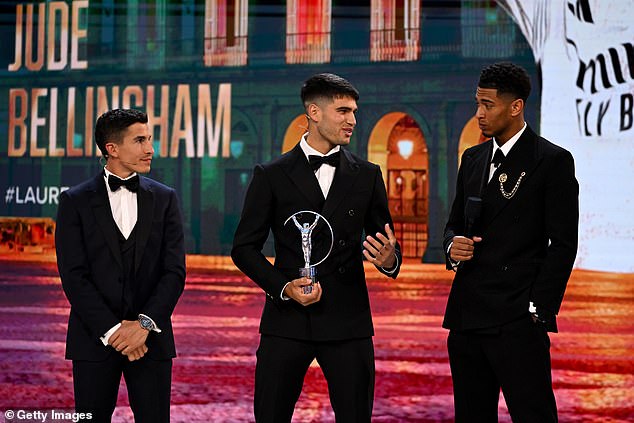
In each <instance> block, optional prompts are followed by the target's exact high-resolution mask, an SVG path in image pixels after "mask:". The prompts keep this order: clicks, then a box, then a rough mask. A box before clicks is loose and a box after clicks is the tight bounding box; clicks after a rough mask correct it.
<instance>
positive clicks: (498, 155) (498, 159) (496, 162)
mask: <svg viewBox="0 0 634 423" xmlns="http://www.w3.org/2000/svg"><path fill="white" fill-rule="evenodd" d="M505 158H506V156H505V155H504V153H502V150H500V149H499V148H498V149H497V150H495V155H494V156H493V160H491V163H493V166H495V167H496V168H498V167H500V165H501V164H502V162H503V161H504V159H505Z"/></svg>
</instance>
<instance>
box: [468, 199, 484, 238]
mask: <svg viewBox="0 0 634 423" xmlns="http://www.w3.org/2000/svg"><path fill="white" fill-rule="evenodd" d="M480 214H482V198H480V197H467V203H466V204H465V205H464V216H465V220H466V223H467V224H466V227H465V236H466V237H467V238H472V237H473V227H474V226H475V222H476V220H478V219H479V218H480Z"/></svg>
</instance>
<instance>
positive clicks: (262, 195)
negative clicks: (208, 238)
mask: <svg viewBox="0 0 634 423" xmlns="http://www.w3.org/2000/svg"><path fill="white" fill-rule="evenodd" d="M273 207H274V198H273V191H272V189H271V185H270V181H269V180H268V178H267V175H266V172H265V170H264V167H262V165H257V166H256V167H255V169H254V170H253V178H252V179H251V183H250V184H249V188H248V189H247V194H246V197H245V199H244V207H243V209H242V216H241V217H240V222H239V223H238V228H237V229H236V233H235V235H234V238H233V248H232V249H231V258H232V259H233V262H234V263H235V265H236V266H237V267H238V269H240V270H241V271H242V272H244V274H245V275H247V276H248V277H249V278H251V280H253V281H254V282H255V283H256V284H257V285H258V286H260V288H262V289H263V290H264V291H265V292H266V294H267V295H268V296H269V297H270V298H271V299H273V300H274V301H276V302H277V301H281V299H280V294H281V292H282V290H283V289H284V285H286V283H287V282H289V280H288V278H287V277H286V276H284V274H283V273H282V272H280V271H279V270H277V269H276V268H275V267H274V266H273V265H272V264H271V263H270V262H269V261H268V260H267V258H266V257H265V256H264V254H262V248H263V246H264V243H265V242H266V239H267V238H268V235H269V231H270V229H271V222H272V220H273Z"/></svg>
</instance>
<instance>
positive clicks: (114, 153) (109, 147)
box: [105, 142, 119, 157]
mask: <svg viewBox="0 0 634 423" xmlns="http://www.w3.org/2000/svg"><path fill="white" fill-rule="evenodd" d="M105 147H106V151H107V152H108V157H118V156H119V147H118V146H117V144H116V143H114V142H107V143H106V145H105Z"/></svg>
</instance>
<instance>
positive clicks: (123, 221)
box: [103, 167, 138, 239]
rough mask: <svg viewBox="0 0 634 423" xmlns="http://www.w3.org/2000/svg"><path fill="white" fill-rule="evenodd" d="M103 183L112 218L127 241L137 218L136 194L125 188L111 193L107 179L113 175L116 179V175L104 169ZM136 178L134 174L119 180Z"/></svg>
mask: <svg viewBox="0 0 634 423" xmlns="http://www.w3.org/2000/svg"><path fill="white" fill-rule="evenodd" d="M103 170H104V182H105V184H106V190H107V191H108V200H109V202H110V210H111V211H112V217H113V218H114V221H115V223H116V224H117V227H118V228H119V230H120V231H121V234H123V236H124V237H125V239H128V237H129V236H130V233H132V229H134V225H136V220H137V216H138V205H137V199H136V192H132V191H128V190H127V189H126V188H124V187H121V188H119V189H118V190H116V191H114V192H113V191H111V190H110V186H109V185H108V178H109V177H110V175H113V176H115V177H117V178H118V176H117V175H115V174H114V173H112V172H110V171H109V170H108V168H106V167H104V168H103ZM134 176H136V173H133V174H132V175H130V176H128V177H127V178H125V179H124V178H120V179H123V180H124V181H125V180H128V179H130V178H133V177H134Z"/></svg>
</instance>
